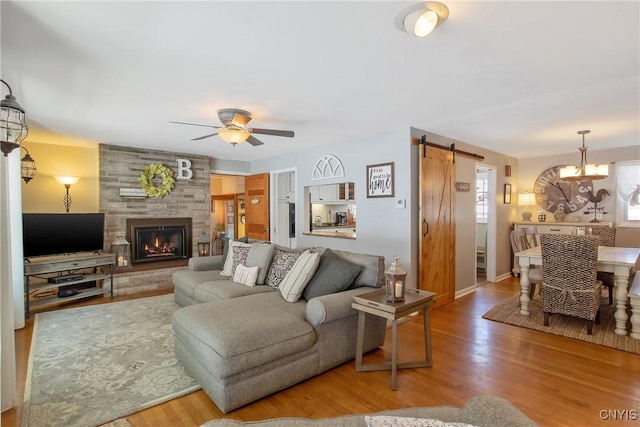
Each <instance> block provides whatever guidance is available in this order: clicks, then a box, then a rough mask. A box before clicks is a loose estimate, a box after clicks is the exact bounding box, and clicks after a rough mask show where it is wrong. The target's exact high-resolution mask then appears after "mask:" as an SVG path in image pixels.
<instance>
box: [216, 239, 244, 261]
mask: <svg viewBox="0 0 640 427" xmlns="http://www.w3.org/2000/svg"><path fill="white" fill-rule="evenodd" d="M223 242H224V247H223V248H222V265H224V263H225V262H226V261H227V256H228V255H229V248H230V247H231V244H232V243H233V242H241V243H249V238H248V237H246V236H244V237H241V238H239V239H238V240H230V239H228V238H226V239H224V240H223Z"/></svg>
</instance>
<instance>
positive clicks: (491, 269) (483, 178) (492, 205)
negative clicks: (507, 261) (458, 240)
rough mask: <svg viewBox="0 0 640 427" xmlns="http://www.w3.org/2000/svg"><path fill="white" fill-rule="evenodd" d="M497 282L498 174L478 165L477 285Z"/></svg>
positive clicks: (491, 167) (491, 169) (487, 166)
mask: <svg viewBox="0 0 640 427" xmlns="http://www.w3.org/2000/svg"><path fill="white" fill-rule="evenodd" d="M495 280H496V173H495V168H494V167H493V166H490V165H484V164H476V284H477V285H481V284H484V283H486V282H495Z"/></svg>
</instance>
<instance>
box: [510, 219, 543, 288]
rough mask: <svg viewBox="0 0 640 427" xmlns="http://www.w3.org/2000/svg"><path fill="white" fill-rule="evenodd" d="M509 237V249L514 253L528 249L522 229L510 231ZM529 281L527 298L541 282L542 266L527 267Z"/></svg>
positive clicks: (524, 232)
mask: <svg viewBox="0 0 640 427" xmlns="http://www.w3.org/2000/svg"><path fill="white" fill-rule="evenodd" d="M510 238H511V250H512V251H513V253H514V254H515V253H517V252H520V251H524V250H525V249H529V245H528V244H527V235H526V231H525V230H524V229H520V230H513V231H512V232H511V235H510ZM529 282H530V283H531V284H530V286H529V298H530V299H533V296H534V295H535V291H536V285H539V284H541V283H542V267H540V266H538V267H534V266H530V267H529Z"/></svg>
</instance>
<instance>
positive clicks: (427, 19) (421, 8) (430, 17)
mask: <svg viewBox="0 0 640 427" xmlns="http://www.w3.org/2000/svg"><path fill="white" fill-rule="evenodd" d="M448 16H449V9H448V8H447V6H445V5H444V4H442V3H439V2H437V1H428V2H424V3H418V4H414V5H412V6H409V7H407V8H406V9H404V10H402V11H401V12H400V13H399V14H398V15H396V19H395V21H394V23H395V25H396V28H398V29H399V30H400V31H404V32H407V33H409V34H411V35H414V36H416V37H425V36H427V35H429V34H431V32H432V31H433V30H435V29H436V28H437V27H438V26H439V25H440V24H442V23H443V22H444V21H445V20H446V19H447V17H448Z"/></svg>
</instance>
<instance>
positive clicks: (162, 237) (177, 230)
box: [127, 218, 191, 264]
mask: <svg viewBox="0 0 640 427" xmlns="http://www.w3.org/2000/svg"><path fill="white" fill-rule="evenodd" d="M127 237H128V240H129V242H130V243H131V256H132V260H131V262H132V263H133V264H137V263H144V262H156V261H169V260H172V259H186V258H190V257H191V218H148V219H147V218H141V219H127Z"/></svg>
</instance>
